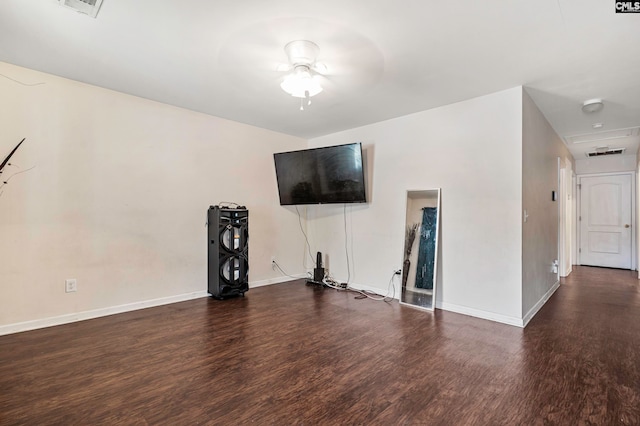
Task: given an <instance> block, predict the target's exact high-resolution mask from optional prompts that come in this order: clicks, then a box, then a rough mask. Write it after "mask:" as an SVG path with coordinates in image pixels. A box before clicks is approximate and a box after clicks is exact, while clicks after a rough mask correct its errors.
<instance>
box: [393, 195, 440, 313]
mask: <svg viewBox="0 0 640 426" xmlns="http://www.w3.org/2000/svg"><path fill="white" fill-rule="evenodd" d="M439 228H440V188H438V189H428V190H421V191H407V210H406V224H405V240H404V256H403V261H402V291H401V292H400V303H401V304H403V305H410V306H413V307H416V308H421V309H428V310H433V308H434V306H435V300H436V287H437V286H436V277H437V268H438V229H439Z"/></svg>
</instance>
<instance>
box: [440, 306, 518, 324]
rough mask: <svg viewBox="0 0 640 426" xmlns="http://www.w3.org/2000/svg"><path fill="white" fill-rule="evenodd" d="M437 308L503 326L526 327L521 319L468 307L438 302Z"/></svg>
mask: <svg viewBox="0 0 640 426" xmlns="http://www.w3.org/2000/svg"><path fill="white" fill-rule="evenodd" d="M436 308H438V309H442V310H444V311H449V312H455V313H457V314H462V315H469V316H471V317H476V318H481V319H486V320H489V321H495V322H499V323H502V324H507V325H514V326H516V327H524V324H523V322H522V320H521V319H520V318H517V317H510V316H508V315H502V314H496V313H494V312H488V311H483V310H480V309H474V308H469V307H467V306H461V305H456V304H453V303H448V302H441V301H437V300H436Z"/></svg>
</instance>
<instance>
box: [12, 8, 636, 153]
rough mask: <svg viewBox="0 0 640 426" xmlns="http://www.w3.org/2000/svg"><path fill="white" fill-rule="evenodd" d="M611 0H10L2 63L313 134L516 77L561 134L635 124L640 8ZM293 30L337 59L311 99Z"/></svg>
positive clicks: (469, 94) (327, 59)
mask: <svg viewBox="0 0 640 426" xmlns="http://www.w3.org/2000/svg"><path fill="white" fill-rule="evenodd" d="M614 5H615V2H613V1H603V0H536V1H528V2H524V1H523V2H513V1H509V0H495V1H490V2H478V1H474V0H462V1H458V2H431V1H430V2H427V1H418V0H408V1H404V2H400V3H399V2H392V1H389V0H378V1H364V0H356V1H349V2H345V1H337V0H325V1H323V2H310V1H300V0H296V1H294V0H276V1H273V2H265V1H262V0H245V1H242V2H222V1H215V0H214V1H211V0H207V1H205V0H183V1H180V2H176V1H168V0H136V1H117V0H104V2H103V4H102V8H101V10H100V12H99V14H98V16H97V18H96V19H93V18H90V17H88V16H86V15H82V14H79V13H76V12H74V11H73V10H70V9H68V8H65V7H61V6H60V5H59V4H58V2H57V1H56V0H3V1H2V2H0V61H4V62H8V63H11V64H15V65H19V66H23V67H27V68H31V69H35V70H39V71H43V72H47V73H51V74H55V75H59V76H62V77H66V78H69V79H73V80H77V81H81V82H85V83H89V84H93V85H96V86H101V87H104V88H108V89H112V90H116V91H120V92H124V93H129V94H132V95H136V96H140V97H143V98H147V99H152V100H156V101H159V102H163V103H167V104H171V105H176V106H180V107H184V108H188V109H191V110H195V111H200V112H204V113H207V114H211V115H215V116H219V117H223V118H227V119H231V120H235V121H239V122H243V123H247V124H252V125H255V126H259V127H263V128H267V129H272V130H275V131H278V132H283V133H287V134H291V135H297V136H301V137H304V138H312V137H316V136H321V135H325V134H329V133H333V132H337V131H340V130H344V129H348V128H354V127H358V126H362V125H365V124H370V123H374V122H378V121H382V120H386V119H390V118H394V117H398V116H402V115H406V114H410V113H413V112H418V111H422V110H426V109H430V108H434V107H438V106H442V105H446V104H451V103H454V102H458V101H462V100H466V99H470V98H473V97H476V96H481V95H485V94H489V93H492V92H496V91H500V90H504V89H508V88H511V87H514V86H518V85H523V86H525V87H526V88H527V90H528V92H529V93H530V95H531V97H532V98H533V99H534V101H535V102H536V104H537V105H538V106H539V107H540V109H541V110H542V111H543V113H544V114H545V116H546V117H547V119H548V120H549V121H550V123H551V124H552V126H553V127H554V128H555V130H556V131H557V132H558V134H559V135H560V136H562V137H563V138H564V137H568V136H572V135H580V134H588V133H594V132H595V130H594V129H593V127H592V125H593V124H594V123H596V122H599V123H603V127H602V128H601V129H598V131H608V130H614V129H621V128H628V127H636V126H640V77H638V76H639V75H640V43H638V40H640V14H617V13H615V7H614ZM296 39H308V40H312V41H314V42H315V43H316V44H318V46H319V47H320V54H319V57H318V60H319V61H321V62H323V63H325V64H326V65H327V69H328V75H327V76H326V77H323V86H324V91H323V92H322V93H320V94H319V95H317V96H316V97H314V98H313V103H312V105H311V106H309V107H308V108H305V111H299V100H298V99H296V98H293V97H291V96H289V95H287V94H286V93H284V92H283V91H282V90H281V89H280V85H279V83H280V81H281V80H282V77H283V76H284V74H283V72H281V71H278V64H280V63H283V62H286V60H287V57H286V55H285V52H284V50H283V48H284V45H285V44H286V43H287V42H289V41H292V40H296ZM595 97H600V98H602V99H604V103H605V108H604V110H603V111H601V112H598V113H595V114H591V115H586V114H584V113H583V112H582V111H581V105H582V102H583V101H585V100H587V99H591V98H595ZM626 142H628V143H629V144H630V146H628V147H627V151H626V152H625V153H626V154H633V153H635V152H636V151H637V146H638V142H640V139H639V138H635V139H634V138H632V139H630V140H628V141H626ZM582 145H584V144H582ZM612 145H615V144H613V143H612ZM568 146H569V147H570V149H571V148H573V147H572V146H571V144H568ZM573 151H574V155H576V153H578V151H575V150H573ZM582 155H584V154H582ZM581 158H584V157H581Z"/></svg>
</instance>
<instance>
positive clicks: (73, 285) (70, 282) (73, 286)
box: [64, 278, 78, 293]
mask: <svg viewBox="0 0 640 426" xmlns="http://www.w3.org/2000/svg"><path fill="white" fill-rule="evenodd" d="M64 291H65V293H74V292H76V291H78V281H76V279H75V278H69V279H66V280H64Z"/></svg>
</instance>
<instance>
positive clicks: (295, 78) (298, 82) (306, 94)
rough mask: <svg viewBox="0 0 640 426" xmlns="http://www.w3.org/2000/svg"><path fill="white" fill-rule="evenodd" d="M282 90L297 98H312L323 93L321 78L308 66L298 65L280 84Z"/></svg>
mask: <svg viewBox="0 0 640 426" xmlns="http://www.w3.org/2000/svg"><path fill="white" fill-rule="evenodd" d="M280 87H281V88H282V90H284V91H285V92H287V93H288V94H290V95H291V96H294V97H296V98H310V97H312V96H315V95H317V94H318V93H320V92H322V86H321V85H320V81H319V77H318V76H317V75H312V74H311V70H310V69H309V67H308V66H306V65H298V66H296V67H295V69H294V70H293V72H292V73H291V74H288V75H287V76H286V77H285V78H284V80H283V81H282V83H281V84H280Z"/></svg>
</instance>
